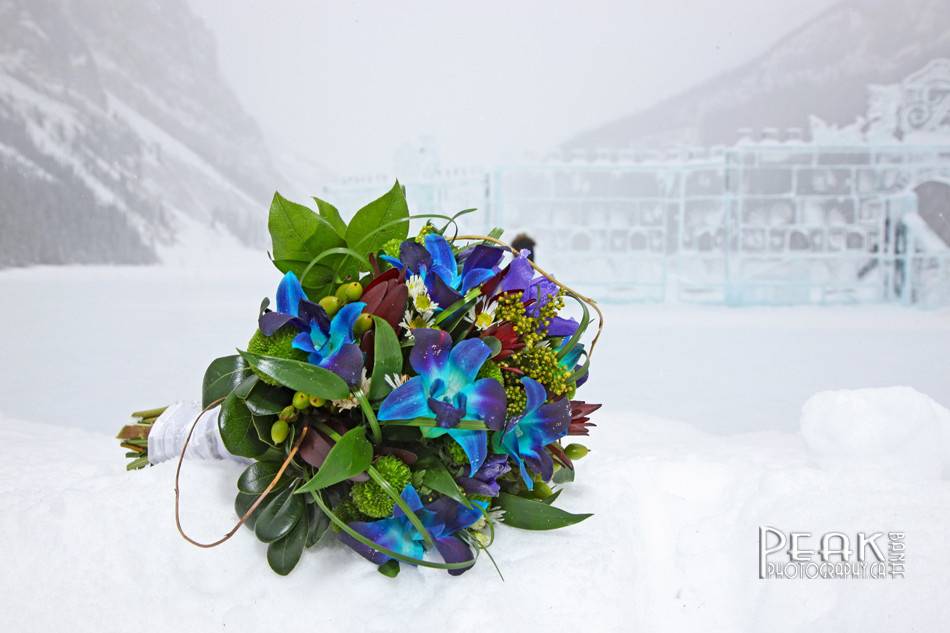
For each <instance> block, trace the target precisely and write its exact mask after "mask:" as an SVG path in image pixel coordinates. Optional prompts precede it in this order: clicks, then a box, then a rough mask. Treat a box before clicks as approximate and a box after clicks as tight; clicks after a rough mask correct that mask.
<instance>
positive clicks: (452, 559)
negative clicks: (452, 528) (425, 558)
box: [435, 536, 474, 576]
mask: <svg viewBox="0 0 950 633" xmlns="http://www.w3.org/2000/svg"><path fill="white" fill-rule="evenodd" d="M435 547H436V549H437V550H439V554H441V555H442V559H443V560H444V561H445V562H447V563H464V562H466V561H474V556H473V555H472V550H471V549H469V547H468V545H466V544H465V542H464V541H462V539H460V538H458V537H456V536H445V537H442V538H437V539H435ZM473 564H474V563H473ZM469 569H471V567H463V568H462V569H450V570H448V572H449V574H451V575H452V576H460V575H462V574H464V573H465V572H467V571H468V570H469Z"/></svg>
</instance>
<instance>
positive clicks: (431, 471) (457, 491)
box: [417, 458, 472, 508]
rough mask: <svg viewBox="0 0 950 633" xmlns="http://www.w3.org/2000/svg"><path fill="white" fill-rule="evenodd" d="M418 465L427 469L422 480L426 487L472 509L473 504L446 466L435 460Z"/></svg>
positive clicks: (425, 460)
mask: <svg viewBox="0 0 950 633" xmlns="http://www.w3.org/2000/svg"><path fill="white" fill-rule="evenodd" d="M417 463H418V464H419V465H421V466H422V467H423V468H425V476H423V478H422V483H423V484H424V485H426V486H428V487H429V488H432V489H433V490H435V491H436V492H440V493H442V494H444V495H445V496H446V497H449V498H450V499H455V500H456V501H458V502H459V503H461V504H462V505H464V506H465V507H466V508H471V507H472V502H471V501H469V500H468V497H466V496H465V493H464V492H462V489H461V488H459V485H458V484H457V483H455V478H454V477H452V474H451V473H450V472H449V470H448V469H447V468H446V467H445V464H443V463H442V462H441V461H439V460H438V459H433V458H428V459H420V460H419V461H418V462H417Z"/></svg>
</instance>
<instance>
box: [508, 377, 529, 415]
mask: <svg viewBox="0 0 950 633" xmlns="http://www.w3.org/2000/svg"><path fill="white" fill-rule="evenodd" d="M503 373H504V383H503V384H504V385H505V398H506V400H507V402H508V408H507V412H508V415H509V416H514V415H520V414H521V413H523V412H524V408H525V405H527V404H528V396H527V394H525V390H524V385H522V384H521V377H520V376H518V375H516V374H514V373H512V372H508V371H506V372H503Z"/></svg>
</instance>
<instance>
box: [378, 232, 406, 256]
mask: <svg viewBox="0 0 950 633" xmlns="http://www.w3.org/2000/svg"><path fill="white" fill-rule="evenodd" d="M401 244H402V240H401V239H399V238H398V237H394V238H393V239H391V240H389V241H388V242H386V243H385V244H383V248H382V251H383V254H384V255H389V256H390V257H395V258H396V259H399V246H400V245H401Z"/></svg>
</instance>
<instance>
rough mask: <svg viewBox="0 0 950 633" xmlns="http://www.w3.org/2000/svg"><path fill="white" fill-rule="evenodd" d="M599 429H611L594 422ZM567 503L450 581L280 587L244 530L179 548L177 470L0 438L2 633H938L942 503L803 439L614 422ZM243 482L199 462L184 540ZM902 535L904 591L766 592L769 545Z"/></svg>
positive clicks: (82, 437)
mask: <svg viewBox="0 0 950 633" xmlns="http://www.w3.org/2000/svg"><path fill="white" fill-rule="evenodd" d="M598 413H599V414H600V413H602V412H598ZM603 413H604V414H603V415H601V416H599V419H598V420H597V422H598V424H599V425H600V426H598V427H597V429H596V433H595V435H594V436H593V437H591V438H590V441H589V444H590V446H591V447H592V449H593V451H592V453H591V456H590V457H588V458H585V459H584V460H583V461H581V462H579V464H578V468H579V476H578V483H577V484H576V485H573V486H569V487H568V488H567V489H566V490H565V492H564V494H563V495H562V496H561V499H560V501H559V504H560V505H563V506H564V507H565V508H566V509H568V510H571V511H576V512H580V511H591V512H594V513H595V516H594V517H592V518H591V519H589V520H588V521H586V522H585V523H583V524H581V525H578V526H573V527H571V528H567V529H565V530H560V531H555V532H550V533H528V532H524V531H520V530H516V529H511V528H501V529H500V530H499V533H498V539H497V542H496V545H495V547H493V550H492V551H493V554H494V556H495V558H496V560H497V562H498V564H499V566H500V567H501V569H502V571H503V573H504V575H505V581H504V582H502V581H501V580H499V578H498V576H497V575H496V574H495V572H494V570H493V568H492V566H491V564H490V563H488V561H487V560H482V561H480V562H479V564H478V565H477V567H476V568H475V569H473V570H472V571H470V572H468V573H466V574H464V575H463V576H461V577H459V578H450V577H449V576H448V575H447V574H445V573H444V572H440V571H437V570H428V569H412V568H406V567H404V568H403V572H402V573H401V574H400V576H399V577H398V579H396V580H390V579H388V578H384V577H383V576H381V575H380V574H378V573H377V572H376V571H375V568H374V567H373V566H372V565H369V564H368V563H366V562H365V561H363V560H362V559H361V558H359V557H358V556H356V555H355V554H353V553H352V552H351V551H350V550H348V549H346V548H344V547H342V546H340V545H339V544H337V543H336V542H324V543H322V544H320V545H318V547H317V548H316V550H311V551H307V552H305V553H304V558H303V560H302V561H301V563H300V565H299V566H298V567H297V569H295V570H294V571H293V573H292V574H291V575H290V576H288V577H286V578H281V577H278V576H276V575H274V574H273V573H272V572H271V571H270V570H269V569H268V568H267V565H266V562H265V559H264V551H265V548H264V546H263V545H262V544H260V543H258V542H257V541H256V539H254V537H253V536H252V535H251V534H250V533H249V532H247V531H245V530H242V531H240V532H239V533H238V534H237V535H236V536H235V537H234V538H233V539H231V540H230V541H229V542H227V543H226V544H225V545H223V546H221V547H219V548H216V549H211V550H203V549H198V548H195V547H193V546H191V545H188V544H187V543H185V542H184V541H183V540H182V539H181V538H180V537H179V536H178V534H177V532H176V530H175V524H174V513H173V499H174V497H173V488H174V470H175V469H174V463H165V464H162V465H159V466H155V467H152V468H148V469H145V470H143V471H137V472H133V473H127V472H125V470H124V462H123V459H122V456H121V451H120V450H119V449H118V448H117V447H116V446H115V441H114V440H113V439H112V438H111V437H109V436H106V435H98V434H93V433H89V432H85V431H79V430H74V429H65V428H62V427H53V426H47V425H42V424H35V423H28V422H21V421H16V420H12V419H9V418H6V419H4V418H2V417H0V445H2V446H4V449H5V453H4V459H3V460H2V461H0V503H2V506H3V508H4V511H3V513H2V514H0V533H2V534H3V539H2V540H0V560H2V561H3V563H4V565H3V572H2V574H0V593H2V595H3V596H4V605H5V608H4V609H2V610H0V630H5V631H18V632H22V631H50V630H57V629H61V628H67V630H69V631H70V632H71V633H78V632H81V631H96V632H97V633H104V632H109V631H119V630H122V631H125V630H132V629H134V630H139V631H170V630H189V631H210V630H226V631H261V630H272V631H281V632H284V631H286V632H293V631H308V632H312V631H335V632H343V633H345V632H347V631H359V632H374V631H387V632H390V631H400V630H411V631H419V632H422V633H425V632H429V631H433V632H434V631H440V632H444V631H452V632H453V633H455V632H463V633H464V632H467V631H485V630H490V631H494V632H498V633H506V632H508V631H537V630H543V631H552V630H556V631H597V632H598V633H600V632H601V631H604V632H611V631H625V632H626V631H639V630H642V631H650V632H651V633H653V632H663V631H703V632H704V633H714V632H718V631H723V632H726V631H728V632H733V631H735V632H747V631H766V630H767V631H770V632H777V633H783V632H798V631H801V632H804V631H814V630H825V631H852V630H853V631H862V632H872V633H873V632H875V631H890V630H893V626H894V623H895V622H899V623H900V627H899V628H901V630H920V631H933V630H938V629H939V628H940V627H941V626H942V623H945V622H946V621H948V620H950V603H948V602H947V601H946V600H944V599H943V598H944V597H945V596H944V594H945V591H946V586H947V578H948V569H950V542H948V540H947V539H946V538H945V525H946V523H947V521H948V520H950V484H948V482H945V481H941V480H931V481H925V482H914V483H910V482H899V481H891V480H887V479H875V480H873V481H872V480H868V479H867V478H852V477H840V476H838V475H835V474H832V473H830V472H828V471H826V470H824V469H818V468H815V467H814V466H813V465H812V460H811V456H810V453H809V450H808V448H807V447H806V445H805V443H804V442H803V441H802V438H801V436H800V435H798V434H785V433H757V434H752V435H744V436H733V437H730V438H723V437H719V436H713V435H709V434H707V433H703V432H701V431H698V430H696V429H695V428H693V427H690V426H688V425H685V424H682V423H678V422H675V421H671V420H665V419H661V418H651V417H646V416H641V415H635V414H630V413H627V412H624V411H617V410H612V411H611V410H606V411H604V412H603ZM239 471H240V466H238V465H233V464H228V463H225V462H213V463H201V462H187V463H186V466H185V469H184V485H183V497H182V502H183V508H184V515H183V520H184V524H185V526H186V527H187V529H188V530H189V531H190V532H191V533H192V535H193V536H195V537H196V538H199V539H208V540H210V539H213V538H216V537H218V536H220V535H221V534H223V533H224V532H225V531H226V530H227V529H228V528H229V527H230V525H232V524H233V522H234V520H235V519H236V517H235V516H234V514H233V510H232V507H231V503H232V499H233V492H234V486H235V480H236V478H237V475H238V472H239ZM760 525H773V526H776V527H779V528H783V529H786V530H812V531H816V532H821V531H826V530H830V529H838V530H845V531H849V532H853V531H857V530H879V529H883V530H903V531H905V532H906V534H907V541H908V549H909V557H910V558H909V562H908V568H907V572H908V573H907V577H906V578H905V579H903V580H889V581H844V580H839V581H762V580H759V579H758V578H757V559H756V547H757V530H758V527H759V526H760Z"/></svg>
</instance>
